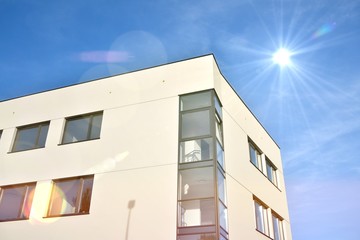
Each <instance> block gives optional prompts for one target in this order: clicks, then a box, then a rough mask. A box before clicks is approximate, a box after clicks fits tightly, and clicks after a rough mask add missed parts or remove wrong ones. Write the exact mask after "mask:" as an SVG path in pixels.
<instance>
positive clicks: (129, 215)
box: [125, 200, 135, 240]
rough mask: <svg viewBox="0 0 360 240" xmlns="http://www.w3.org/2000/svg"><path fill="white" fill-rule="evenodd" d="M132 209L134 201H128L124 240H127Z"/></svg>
mask: <svg viewBox="0 0 360 240" xmlns="http://www.w3.org/2000/svg"><path fill="white" fill-rule="evenodd" d="M134 207H135V200H130V201H129V202H128V209H129V214H128V219H127V224H126V232H125V240H128V236H129V225H130V217H131V210H132V209H133V208H134Z"/></svg>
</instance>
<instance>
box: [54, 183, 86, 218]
mask: <svg viewBox="0 0 360 240" xmlns="http://www.w3.org/2000/svg"><path fill="white" fill-rule="evenodd" d="M79 190H80V180H79V179H72V180H62V181H59V182H55V183H54V190H53V194H52V198H51V208H50V212H49V215H50V216H52V215H62V214H71V213H76V205H77V201H78V191H79Z"/></svg>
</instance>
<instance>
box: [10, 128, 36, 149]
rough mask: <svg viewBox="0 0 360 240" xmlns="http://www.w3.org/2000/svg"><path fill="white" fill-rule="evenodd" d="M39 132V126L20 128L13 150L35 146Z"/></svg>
mask: <svg viewBox="0 0 360 240" xmlns="http://www.w3.org/2000/svg"><path fill="white" fill-rule="evenodd" d="M37 134H38V126H36V127H31V128H23V129H18V131H17V134H16V139H15V143H14V147H13V151H22V150H28V149H32V148H34V147H35V144H36V139H37Z"/></svg>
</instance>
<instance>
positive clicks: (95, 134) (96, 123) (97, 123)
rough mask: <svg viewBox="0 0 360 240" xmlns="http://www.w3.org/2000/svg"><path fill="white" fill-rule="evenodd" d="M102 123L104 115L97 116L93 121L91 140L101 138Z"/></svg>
mask: <svg viewBox="0 0 360 240" xmlns="http://www.w3.org/2000/svg"><path fill="white" fill-rule="evenodd" d="M101 123H102V114H98V115H95V116H94V117H93V119H92V125H91V134H90V139H94V138H99V137H100V130H101Z"/></svg>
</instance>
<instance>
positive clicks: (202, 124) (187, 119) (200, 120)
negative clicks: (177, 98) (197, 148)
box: [181, 110, 210, 138]
mask: <svg viewBox="0 0 360 240" xmlns="http://www.w3.org/2000/svg"><path fill="white" fill-rule="evenodd" d="M181 120H182V129H181V130H182V131H181V137H182V138H193V137H198V136H204V135H205V136H206V135H210V111H209V110H204V111H196V112H187V113H183V114H182V118H181Z"/></svg>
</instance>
